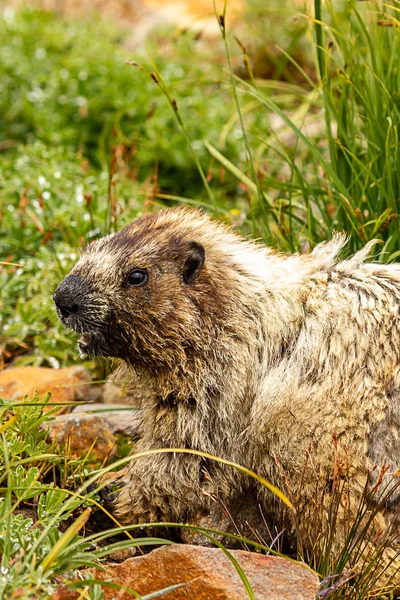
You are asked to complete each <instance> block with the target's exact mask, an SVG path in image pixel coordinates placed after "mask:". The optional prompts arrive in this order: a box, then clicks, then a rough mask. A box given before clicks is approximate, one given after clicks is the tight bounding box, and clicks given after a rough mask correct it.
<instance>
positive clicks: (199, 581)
mask: <svg viewBox="0 0 400 600" xmlns="http://www.w3.org/2000/svg"><path fill="white" fill-rule="evenodd" d="M231 554H232V555H233V556H234V558H235V559H236V560H237V561H238V563H239V564H240V566H241V568H242V569H243V571H244V573H245V574H246V576H247V578H248V580H249V582H250V584H251V587H252V589H253V592H254V595H255V597H256V599H257V600H267V599H268V600H314V599H315V595H316V593H317V591H318V587H319V581H318V577H317V576H316V575H315V574H314V573H312V572H311V571H310V570H309V569H308V568H307V567H306V566H303V565H301V564H299V563H294V562H292V561H289V560H287V559H284V558H279V557H276V556H263V555H261V554H256V553H254V552H245V551H242V550H233V551H232V552H231ZM90 572H91V573H92V574H93V575H94V578H95V579H101V580H108V581H110V580H112V581H114V582H115V583H118V584H120V585H121V586H122V588H125V589H126V588H127V587H129V588H132V589H134V590H135V591H137V592H138V593H139V594H141V595H145V594H150V593H152V592H156V591H158V590H162V589H163V588H166V587H168V586H171V585H175V584H184V585H183V586H182V587H180V588H177V589H175V590H173V591H170V592H168V593H166V594H163V596H162V597H163V598H165V600H188V599H190V600H210V599H211V598H212V600H248V595H247V592H246V591H245V589H244V587H243V583H242V581H241V579H240V577H239V575H238V573H237V571H236V569H235V567H234V566H233V564H232V563H231V562H230V560H229V559H228V558H227V556H226V555H225V554H224V553H223V552H222V551H221V550H220V549H218V548H204V547H199V546H189V545H182V544H176V545H172V546H163V547H161V548H158V549H157V550H154V551H153V552H151V553H150V554H146V555H145V556H140V557H137V558H130V559H128V560H126V561H125V562H123V563H121V564H118V565H111V566H107V568H106V571H105V572H103V571H99V570H97V569H90ZM117 596H118V599H119V600H130V599H131V598H132V596H131V595H130V594H129V593H124V592H123V589H122V590H121V591H120V592H118V594H116V591H115V589H114V590H113V589H110V588H107V586H104V598H105V600H112V599H113V598H116V597H117Z"/></svg>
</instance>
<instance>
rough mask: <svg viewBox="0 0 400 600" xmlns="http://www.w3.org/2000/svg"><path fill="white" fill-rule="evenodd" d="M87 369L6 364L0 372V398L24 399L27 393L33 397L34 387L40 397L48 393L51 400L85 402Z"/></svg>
mask: <svg viewBox="0 0 400 600" xmlns="http://www.w3.org/2000/svg"><path fill="white" fill-rule="evenodd" d="M90 382H91V377H90V374H89V371H88V370H87V369H85V368H84V367H79V366H74V367H66V368H64V369H48V368H45V367H9V368H7V369H4V370H3V371H0V398H3V399H4V400H23V399H24V397H25V396H26V395H28V396H29V397H30V398H32V396H33V394H34V391H35V390H37V391H38V393H39V396H40V397H43V396H44V394H45V393H46V392H50V393H51V402H60V403H64V402H65V403H68V402H82V401H83V402H84V401H88V400H90V399H91V397H92V396H91V387H92V386H90V385H88V384H89V383H90ZM70 408H71V407H69V406H66V407H61V408H60V412H68V411H69V410H70Z"/></svg>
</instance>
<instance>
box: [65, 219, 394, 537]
mask: <svg viewBox="0 0 400 600" xmlns="http://www.w3.org/2000/svg"><path fill="white" fill-rule="evenodd" d="M345 243H346V237H345V236H344V235H342V234H336V235H335V236H334V237H333V239H332V240H331V241H329V242H326V243H322V244H319V245H318V246H317V247H316V248H315V249H314V250H313V251H312V252H311V254H307V255H299V254H295V255H283V254H279V253H277V252H275V251H272V250H271V249H269V248H266V247H265V246H264V245H262V244H260V243H256V242H254V241H249V240H246V239H244V238H242V237H240V236H239V235H237V234H235V233H234V232H233V231H231V230H230V229H228V228H227V227H226V226H224V225H222V224H220V223H217V222H216V221H213V220H211V219H210V218H209V217H208V216H207V215H205V214H203V213H201V212H199V211H197V210H191V209H181V208H180V209H169V210H162V211H159V212H156V213H154V214H150V215H147V216H144V217H141V218H139V219H137V220H136V221H135V222H134V223H132V224H131V225H129V226H128V227H126V228H125V229H123V230H122V231H120V232H119V233H116V234H113V235H109V236H107V237H105V238H103V239H99V240H96V241H94V242H91V243H90V244H89V245H88V246H87V247H86V248H85V249H84V250H83V253H82V256H81V258H80V259H79V261H78V262H77V264H76V265H75V266H74V268H73V269H72V271H71V273H70V274H69V275H68V277H67V278H66V279H65V280H64V281H63V282H62V283H61V284H60V285H59V286H58V288H57V290H56V292H55V294H54V300H55V303H56V306H57V311H58V314H59V316H60V319H61V321H62V322H63V323H64V324H65V325H66V326H67V327H70V328H72V329H74V330H75V331H76V332H78V333H81V334H82V338H81V340H80V343H79V346H80V349H81V351H82V352H83V353H85V354H87V355H92V356H94V355H102V356H110V357H118V358H120V359H123V361H125V363H126V365H127V366H128V367H129V369H131V370H132V371H134V373H135V376H138V377H139V378H140V380H141V383H142V385H143V386H145V388H146V389H147V390H148V391H149V392H151V393H149V394H148V395H147V396H146V399H145V401H144V404H143V409H144V423H143V437H142V439H141V440H140V442H139V443H138V445H137V447H136V449H137V450H138V451H140V450H148V449H154V448H189V449H195V450H200V451H203V452H207V453H210V454H213V455H216V456H219V457H222V458H225V459H228V460H230V461H234V462H236V463H239V464H240V465H243V466H245V467H248V468H250V469H252V470H253V471H255V472H256V473H258V474H259V475H262V476H263V477H265V478H267V479H268V480H269V481H271V482H272V483H274V484H276V485H278V486H281V484H282V473H284V474H287V481H289V482H290V485H289V487H290V493H291V497H292V498H293V499H296V498H297V500H298V505H297V509H298V515H301V514H303V513H304V518H303V523H302V524H301V526H302V527H303V528H305V529H307V528H308V529H310V528H312V527H313V526H314V523H313V522H312V520H310V519H311V517H310V514H311V513H310V512H308V511H307V509H304V507H305V506H307V505H308V503H310V502H311V503H312V499H313V497H314V494H315V489H316V481H317V480H318V481H319V482H320V483H321V482H322V484H323V486H324V487H325V489H326V490H330V489H331V486H332V482H333V481H334V478H335V476H337V464H338V461H341V460H346V461H347V463H346V464H347V466H346V469H345V470H346V476H348V477H349V489H350V494H351V503H350V504H351V507H350V506H349V505H348V506H347V508H343V511H345V510H348V511H350V515H351V510H354V511H355V510H356V509H357V499H359V497H360V496H361V494H362V490H363V487H364V484H365V481H366V480H367V479H368V477H369V478H370V481H371V486H373V485H374V484H375V481H376V477H375V480H374V476H373V474H372V475H371V474H370V471H371V469H372V468H373V467H374V466H378V472H379V467H381V466H382V465H387V466H389V470H388V471H387V472H386V475H385V477H388V476H389V474H392V475H393V474H394V473H395V472H396V470H397V469H398V467H399V466H400V437H399V436H400V373H399V369H400V265H397V264H392V265H383V264H375V263H366V262H364V261H365V260H366V258H367V256H368V253H369V251H370V248H371V245H367V246H366V248H365V249H364V250H362V251H360V252H358V253H357V254H356V255H355V256H353V257H352V258H350V259H348V260H339V258H338V253H339V252H340V251H341V249H342V248H343V246H344V245H345ZM306 457H308V458H306ZM307 461H308V463H307V464H308V466H307V468H305V463H306V462H307ZM342 464H343V463H342ZM205 469H206V471H207V474H206V475H205ZM335 469H336V475H335ZM253 485H254V481H251V482H250V481H249V478H247V477H245V476H244V475H242V474H240V473H238V472H237V471H236V470H235V469H232V468H230V467H226V466H224V465H221V464H219V463H217V462H213V461H211V460H205V459H202V458H201V457H199V456H197V455H188V454H157V455H151V456H148V457H145V458H141V459H140V460H137V461H136V462H134V463H133V464H132V465H131V467H130V483H129V484H128V485H126V486H125V488H124V489H123V490H122V492H121V494H120V496H119V501H118V509H119V515H120V517H121V518H122V519H123V521H124V522H126V523H135V522H136V523H137V522H151V521H153V522H154V521H161V520H163V521H176V522H188V521H190V520H191V519H192V518H193V517H194V516H195V515H196V514H199V511H202V510H203V511H204V512H205V513H206V512H207V511H208V510H210V495H212V494H217V495H218V498H219V499H220V500H221V502H223V503H224V504H225V506H226V507H228V509H229V507H232V506H234V505H235V503H237V502H239V498H242V499H243V498H246V494H249V495H250V494H251V493H255V495H256V499H257V502H259V503H260V504H261V506H262V507H263V510H264V511H265V512H266V513H267V514H268V515H271V519H272V524H275V525H278V524H279V519H280V518H281V506H282V505H281V502H280V501H277V499H276V498H275V497H274V496H273V495H272V494H271V492H270V491H268V490H266V489H265V488H263V487H262V486H259V487H258V488H256V489H255V490H253ZM327 496H329V493H328V494H327ZM398 500H400V493H398V492H394V493H393V494H392V497H391V507H392V509H393V510H392V514H395V513H396V512H397V507H396V503H397V501H398ZM314 504H315V501H314ZM302 506H303V508H302ZM393 507H394V508H393ZM325 508H326V507H325ZM325 508H324V506H320V507H318V510H319V511H320V513H321V514H320V516H319V520H320V521H319V522H321V523H322V524H323V523H328V521H329V519H328V517H327V513H326V514H325V513H324V512H323V511H324V510H325ZM326 510H327V511H328V508H326ZM302 511H303V512H302ZM300 518H301V516H300ZM386 520H387V516H386ZM382 523H383V520H382V521H381V522H380V525H379V527H380V526H382ZM327 526H328V525H327ZM344 529H345V526H344V525H343V527H342V528H341V526H340V518H338V523H337V532H336V538H337V539H342V540H343V538H344V536H345V531H344Z"/></svg>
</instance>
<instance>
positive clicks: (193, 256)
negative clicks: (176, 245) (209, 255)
mask: <svg viewBox="0 0 400 600" xmlns="http://www.w3.org/2000/svg"><path fill="white" fill-rule="evenodd" d="M205 256H206V253H205V250H204V248H203V246H202V245H201V244H198V243H197V242H190V243H189V244H188V252H187V254H186V258H185V262H184V264H183V273H182V279H183V283H185V284H186V285H191V284H192V283H194V282H195V281H196V279H197V277H198V276H199V274H200V271H201V268H202V266H203V264H204V259H205Z"/></svg>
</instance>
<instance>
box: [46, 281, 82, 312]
mask: <svg viewBox="0 0 400 600" xmlns="http://www.w3.org/2000/svg"><path fill="white" fill-rule="evenodd" d="M83 284H84V280H83V278H82V277H79V275H68V277H66V278H65V279H64V281H62V282H61V283H60V285H59V286H58V287H57V289H56V291H55V292H54V294H53V300H54V304H55V305H56V307H57V309H58V310H59V312H60V314H61V316H62V317H63V318H64V319H67V318H68V317H70V316H71V315H75V314H76V313H78V312H79V310H80V308H81V302H80V298H81V297H82V287H83Z"/></svg>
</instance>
